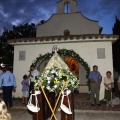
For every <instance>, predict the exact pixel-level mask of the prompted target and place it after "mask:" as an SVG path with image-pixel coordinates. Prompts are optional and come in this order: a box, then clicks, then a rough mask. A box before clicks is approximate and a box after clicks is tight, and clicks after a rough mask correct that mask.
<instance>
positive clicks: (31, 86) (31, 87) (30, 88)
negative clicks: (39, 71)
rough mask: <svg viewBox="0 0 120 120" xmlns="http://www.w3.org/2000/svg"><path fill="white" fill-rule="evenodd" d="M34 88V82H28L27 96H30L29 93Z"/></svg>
mask: <svg viewBox="0 0 120 120" xmlns="http://www.w3.org/2000/svg"><path fill="white" fill-rule="evenodd" d="M33 89H34V82H30V86H29V98H30V95H31V93H30V92H31V91H32V90H33Z"/></svg>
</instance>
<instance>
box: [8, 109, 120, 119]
mask: <svg viewBox="0 0 120 120" xmlns="http://www.w3.org/2000/svg"><path fill="white" fill-rule="evenodd" d="M9 112H10V113H11V116H12V120H32V115H31V114H29V113H28V111H27V110H15V109H11V110H9ZM56 116H57V119H58V120H61V118H60V113H59V112H58V113H57V115H56ZM75 120H120V112H112V111H111V112H108V113H104V112H100V113H99V111H97V112H95V111H91V112H90V111H89V112H86V111H79V112H78V111H77V112H75Z"/></svg>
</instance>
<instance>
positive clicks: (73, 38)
mask: <svg viewBox="0 0 120 120" xmlns="http://www.w3.org/2000/svg"><path fill="white" fill-rule="evenodd" d="M118 39H119V36H118V35H112V34H85V35H69V36H47V37H36V38H20V39H11V40H8V43H9V44H13V45H16V44H48V43H63V42H64V43H66V42H67V43H68V42H98V41H99V42H102V41H115V40H118Z"/></svg>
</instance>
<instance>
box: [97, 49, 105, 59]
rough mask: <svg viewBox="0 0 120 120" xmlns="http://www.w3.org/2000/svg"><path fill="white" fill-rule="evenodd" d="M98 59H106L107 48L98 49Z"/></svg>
mask: <svg viewBox="0 0 120 120" xmlns="http://www.w3.org/2000/svg"><path fill="white" fill-rule="evenodd" d="M97 59H105V48H97Z"/></svg>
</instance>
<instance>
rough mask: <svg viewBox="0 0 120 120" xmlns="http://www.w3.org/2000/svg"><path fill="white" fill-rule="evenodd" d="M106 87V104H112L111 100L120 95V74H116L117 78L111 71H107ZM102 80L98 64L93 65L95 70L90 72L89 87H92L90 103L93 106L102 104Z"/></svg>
mask: <svg viewBox="0 0 120 120" xmlns="http://www.w3.org/2000/svg"><path fill="white" fill-rule="evenodd" d="M103 80H104V88H105V95H104V100H105V101H106V106H109V105H111V101H112V100H113V99H114V98H115V96H116V97H120V76H119V77H118V75H117V74H116V75H115V79H114V78H113V77H112V73H111V71H107V72H106V76H105V77H104V79H103ZM101 82H102V76H101V74H100V72H99V71H98V66H97V65H94V66H93V71H91V72H90V74H89V89H90V103H91V106H94V105H95V104H97V105H98V106H100V101H99V92H100V84H101Z"/></svg>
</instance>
